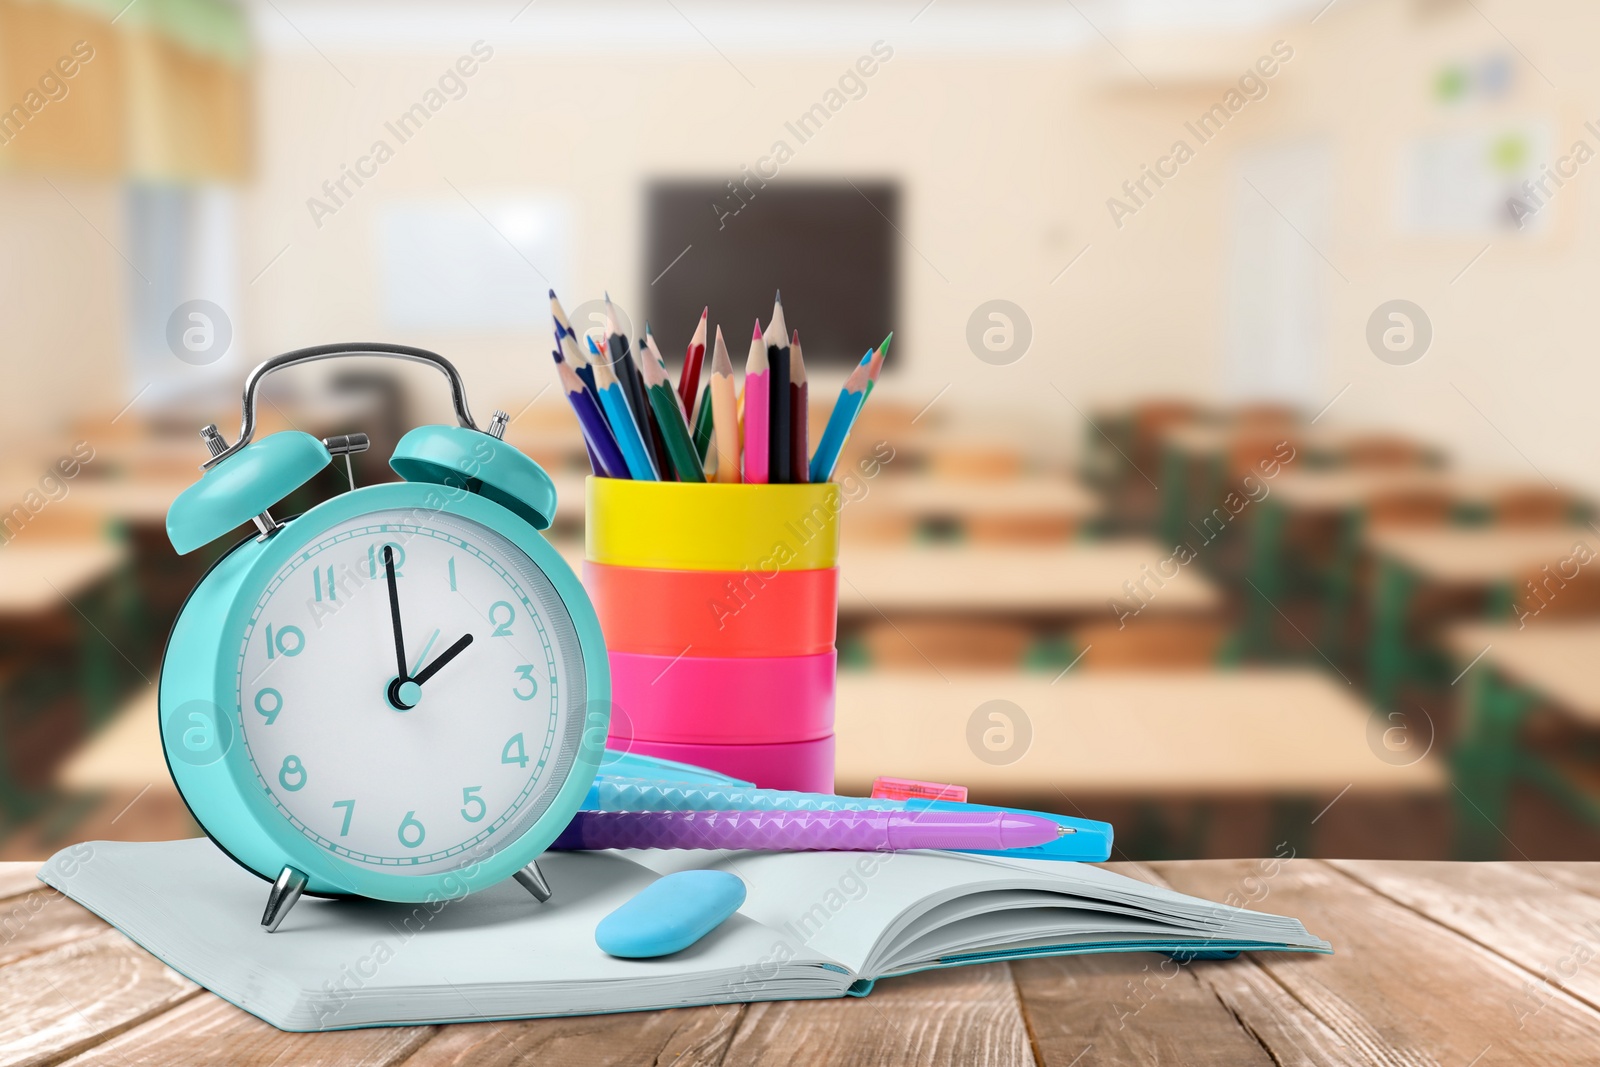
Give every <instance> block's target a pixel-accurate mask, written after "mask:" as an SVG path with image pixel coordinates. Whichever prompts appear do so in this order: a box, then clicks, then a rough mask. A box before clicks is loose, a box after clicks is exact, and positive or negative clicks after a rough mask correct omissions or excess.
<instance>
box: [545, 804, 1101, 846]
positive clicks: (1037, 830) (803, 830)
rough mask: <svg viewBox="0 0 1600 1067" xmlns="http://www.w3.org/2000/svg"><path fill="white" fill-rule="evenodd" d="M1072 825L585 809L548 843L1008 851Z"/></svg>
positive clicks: (1003, 815)
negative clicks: (559, 834) (553, 840)
mask: <svg viewBox="0 0 1600 1067" xmlns="http://www.w3.org/2000/svg"><path fill="white" fill-rule="evenodd" d="M1070 832H1071V830H1070V828H1068V827H1063V826H1060V825H1059V824H1057V823H1054V822H1051V821H1050V820H1049V819H1041V818H1039V817H1038V816H1035V815H1019V814H1014V813H1012V812H998V811H996V812H991V811H983V812H966V811H915V812H912V811H580V812H579V813H578V814H577V816H576V817H575V818H574V819H573V820H572V822H571V824H570V825H568V827H567V828H566V829H565V830H564V831H562V833H561V836H560V837H558V838H556V841H555V844H554V845H552V846H551V847H552V848H559V849H583V850H594V849H602V848H683V849H688V848H726V849H751V850H755V851H758V852H827V851H841V852H883V851H898V850H902V849H912V848H975V849H990V850H1003V849H1011V848H1028V847H1031V846H1033V845H1042V844H1044V843H1046V842H1047V841H1054V840H1055V839H1056V838H1057V837H1059V836H1060V835H1061V834H1063V833H1070Z"/></svg>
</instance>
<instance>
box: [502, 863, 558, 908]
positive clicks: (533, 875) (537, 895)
mask: <svg viewBox="0 0 1600 1067" xmlns="http://www.w3.org/2000/svg"><path fill="white" fill-rule="evenodd" d="M511 877H513V878H515V879H516V880H517V884H518V885H520V886H521V887H522V888H524V889H526V890H527V891H528V892H530V893H532V894H533V899H535V900H537V901H538V902H539V903H541V904H543V903H544V902H545V901H547V900H549V899H550V883H549V882H547V881H545V880H544V875H543V874H542V873H541V872H540V871H539V865H538V864H537V863H530V864H528V865H527V866H526V867H524V868H522V870H520V871H518V872H517V873H516V874H514V875H512V876H511Z"/></svg>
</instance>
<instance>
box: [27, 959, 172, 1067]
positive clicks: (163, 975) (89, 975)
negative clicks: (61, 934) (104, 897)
mask: <svg viewBox="0 0 1600 1067" xmlns="http://www.w3.org/2000/svg"><path fill="white" fill-rule="evenodd" d="M199 992H200V987H199V986H197V985H195V984H194V983H192V982H190V981H189V980H188V979H187V978H184V977H183V976H182V975H180V974H178V973H177V972H176V971H173V970H169V969H168V968H167V966H166V965H165V964H163V963H162V962H161V961H160V960H158V959H156V958H155V957H154V956H152V955H150V954H149V953H148V952H146V951H145V950H144V949H142V948H139V947H138V946H137V945H135V944H134V943H133V942H132V941H129V940H128V939H127V938H125V937H123V936H122V935H121V934H119V933H117V932H116V931H115V930H111V929H105V930H102V932H100V933H99V934H96V935H95V936H94V937H90V938H86V939H84V940H81V941H74V942H72V943H70V944H66V945H62V946H61V947H59V948H56V949H52V950H51V951H49V952H44V953H40V954H39V955H36V956H29V957H27V958H25V959H23V960H20V961H18V962H16V963H13V964H11V965H10V966H7V967H0V1005H4V1019H5V1029H6V1032H7V1036H6V1038H5V1040H4V1043H3V1044H0V1067H32V1065H34V1064H44V1063H53V1062H55V1061H56V1060H58V1059H61V1058H64V1057H66V1056H69V1055H72V1054H74V1053H76V1052H79V1051H81V1050H83V1049H88V1048H90V1047H93V1046H95V1045H98V1044H100V1043H101V1042H103V1041H104V1040H105V1039H106V1038H107V1037H110V1036H112V1035H115V1034H118V1033H120V1032H122V1031H123V1030H126V1029H127V1028H128V1027H130V1026H135V1025H137V1024H139V1023H141V1022H143V1021H145V1020H146V1019H151V1018H154V1017H155V1016H157V1015H160V1014H161V1013H163V1012H165V1011H167V1010H168V1009H170V1008H173V1007H175V1006H177V1005H178V1004H179V1003H181V1002H183V1001H185V1000H187V999H189V998H190V997H193V996H196V995H198V994H199Z"/></svg>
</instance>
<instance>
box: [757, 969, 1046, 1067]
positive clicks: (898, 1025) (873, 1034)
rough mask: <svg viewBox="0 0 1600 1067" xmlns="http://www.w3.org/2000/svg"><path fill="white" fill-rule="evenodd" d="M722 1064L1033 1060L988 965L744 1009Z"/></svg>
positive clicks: (998, 973) (866, 1065)
mask: <svg viewBox="0 0 1600 1067" xmlns="http://www.w3.org/2000/svg"><path fill="white" fill-rule="evenodd" d="M726 1062H727V1063H729V1064H739V1065H741V1067H745V1065H751V1067H803V1065H811V1064H815V1065H817V1067H857V1065H859V1067H875V1065H878V1064H884V1063H959V1064H964V1065H969V1067H1011V1065H1018V1067H1020V1065H1023V1064H1031V1063H1032V1062H1033V1056H1032V1053H1031V1051H1030V1049H1029V1042H1028V1032H1027V1028H1026V1027H1025V1026H1024V1025H1023V1019H1022V1014H1021V1012H1020V1010H1019V1006H1018V1001H1017V988H1016V985H1015V984H1014V983H1013V982H1012V980H1011V972H1010V970H1009V968H1008V965H1007V964H1004V963H992V964H986V965H983V966H978V967H958V968H955V969H952V970H946V971H927V972H924V973H922V974H916V975H909V976H907V977H905V978H896V979H892V980H890V981H886V982H881V983H879V985H878V986H877V988H875V989H874V990H873V991H872V994H871V995H870V996H867V997H842V998H839V999H837V1000H818V1001H774V1002H771V1003H763V1004H752V1005H750V1006H749V1008H748V1009H747V1010H746V1012H745V1016H744V1019H743V1021H742V1023H741V1024H740V1026H739V1029H738V1032H737V1033H736V1034H735V1035H734V1038H733V1042H732V1044H731V1045H730V1046H729V1047H728V1055H727V1060H726ZM1063 1062H1065V1061H1063Z"/></svg>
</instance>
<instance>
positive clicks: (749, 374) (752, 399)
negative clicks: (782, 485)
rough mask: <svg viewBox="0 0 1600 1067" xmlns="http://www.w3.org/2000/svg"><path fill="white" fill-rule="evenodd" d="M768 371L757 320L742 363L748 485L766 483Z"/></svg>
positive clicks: (745, 462)
mask: <svg viewBox="0 0 1600 1067" xmlns="http://www.w3.org/2000/svg"><path fill="white" fill-rule="evenodd" d="M771 384H772V369H771V368H770V367H769V366H768V364H767V345H766V343H765V342H764V341H762V339H761V320H760V319H757V320H756V330H755V333H754V334H753V335H752V336H751V338H750V355H749V356H748V357H746V359H745V364H744V480H745V482H746V483H748V484H752V485H753V484H758V483H759V484H762V485H765V484H766V482H767V480H768V479H767V463H768V458H769V456H770V455H771V452H770V451H769V449H770V446H771V443H772V442H771V437H770V436H769V435H770V433H771V417H772V416H771V410H772V409H771V406H770V405H771V402H772V401H771V399H770V396H769V394H770V392H771V388H770V386H771Z"/></svg>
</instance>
